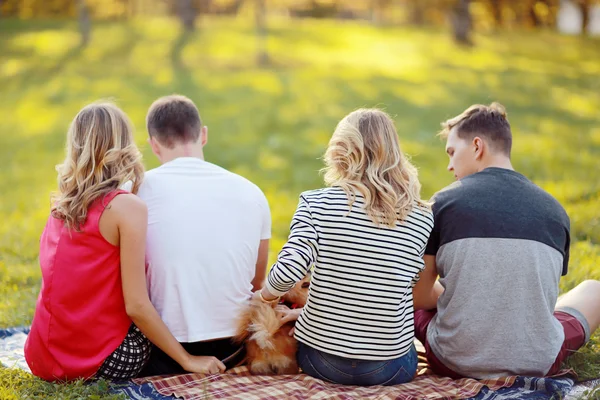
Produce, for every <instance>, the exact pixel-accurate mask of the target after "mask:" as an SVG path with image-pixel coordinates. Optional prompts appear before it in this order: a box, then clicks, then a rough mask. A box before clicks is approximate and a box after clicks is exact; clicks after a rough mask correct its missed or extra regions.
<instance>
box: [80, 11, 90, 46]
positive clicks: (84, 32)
mask: <svg viewBox="0 0 600 400" xmlns="http://www.w3.org/2000/svg"><path fill="white" fill-rule="evenodd" d="M77 11H78V15H79V32H80V33H81V45H82V46H87V44H88V43H89V41H90V30H91V22H90V12H89V10H88V7H87V4H85V0H78V1H77Z"/></svg>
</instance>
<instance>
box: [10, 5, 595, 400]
mask: <svg viewBox="0 0 600 400" xmlns="http://www.w3.org/2000/svg"><path fill="white" fill-rule="evenodd" d="M598 35H600V2H598V1H592V0H577V1H575V0H574V1H567V0H561V1H559V0H545V1H537V0H518V1H517V0H353V1H349V0H293V1H292V0H170V1H169V0H0V329H1V328H5V327H12V326H22V325H28V324H29V323H30V322H31V318H32V316H33V310H34V306H35V300H36V297H37V294H38V291H39V287H40V270H39V265H38V260H37V256H38V240H39V236H40V234H41V232H42V229H43V227H44V224H45V221H46V219H47V217H48V213H49V208H50V193H51V192H52V191H53V190H55V189H56V172H55V170H54V166H55V165H56V164H58V163H60V162H61V161H62V159H63V157H64V143H65V137H66V132H67V128H68V125H69V123H70V121H71V120H72V118H73V117H74V116H75V114H76V113H77V111H78V110H79V109H80V108H81V107H82V106H84V105H86V104H87V103H90V102H92V101H95V100H98V99H112V100H114V101H115V102H116V103H117V104H118V105H119V106H120V107H121V108H122V109H123V110H124V111H125V112H126V113H127V114H128V115H129V116H130V117H131V119H132V121H133V123H134V125H135V127H136V143H137V144H138V145H139V146H140V148H141V149H142V152H143V154H144V163H145V165H146V168H147V169H151V168H154V167H156V166H158V161H157V160H156V158H155V157H154V156H153V155H152V153H151V151H150V148H149V146H148V145H147V143H146V136H147V132H146V130H145V123H144V119H145V113H146V111H147V109H148V107H149V105H150V104H151V103H152V101H153V100H154V99H156V98H157V97H159V96H163V95H167V94H172V93H179V94H183V95H186V96H188V97H190V98H191V99H192V100H193V101H194V102H195V103H196V104H197V105H198V108H199V110H200V114H201V116H202V118H203V121H204V123H205V124H206V125H208V127H209V142H208V145H207V147H206V152H205V155H206V159H207V161H209V162H212V163H215V164H217V165H220V166H222V167H224V168H227V169H229V170H231V171H233V172H236V173H238V174H240V175H242V176H244V177H246V178H248V179H250V180H251V181H253V182H255V183H256V184H257V185H258V186H259V187H261V188H262V189H263V191H264V192H265V194H266V195H267V197H268V200H269V203H270V206H271V212H272V220H273V239H272V241H271V246H270V260H271V261H273V260H274V258H275V256H276V254H277V252H278V250H279V249H280V248H281V246H282V245H283V243H284V242H285V239H286V237H287V234H288V230H289V223H290V219H291V216H292V214H293V212H294V210H295V207H296V205H297V201H298V195H299V194H300V193H301V192H302V191H305V190H310V189H314V188H318V187H321V186H322V179H321V176H320V174H319V170H320V168H321V167H322V166H323V163H322V159H321V157H322V155H323V153H324V151H325V148H326V146H327V143H328V140H329V138H330V136H331V133H332V132H333V130H334V128H335V125H336V123H337V122H338V121H339V120H340V119H341V118H342V117H344V116H345V115H346V114H347V113H349V112H350V111H352V110H354V109H356V108H358V107H380V108H382V109H384V110H386V111H387V112H388V113H390V114H391V115H392V117H393V118H394V120H395V122H396V126H397V130H398V134H399V137H400V142H401V146H402V149H403V150H404V151H405V152H406V153H408V154H409V155H410V156H411V157H412V161H413V162H414V163H415V164H416V165H417V167H418V168H419V176H420V179H421V182H422V184H423V191H422V194H423V196H424V197H425V198H429V197H430V196H431V195H433V194H434V193H435V192H436V191H437V190H439V189H441V188H442V187H444V186H445V185H447V184H449V183H451V182H452V180H453V176H452V174H451V173H449V172H447V171H446V166H447V162H448V160H447V156H446V155H445V153H444V142H443V141H441V140H440V139H439V138H437V137H436V133H437V132H438V131H439V128H440V122H441V121H443V120H445V119H447V118H449V117H452V116H455V115H457V114H459V113H460V112H462V111H463V110H464V109H465V108H466V107H468V106H469V105H471V104H473V103H484V104H487V103H490V102H492V101H499V102H501V103H502V104H504V105H505V106H506V107H507V110H508V116H509V119H510V121H511V124H512V127H513V134H514V146H513V164H514V166H515V168H516V169H517V170H518V171H520V172H522V173H523V174H524V175H526V176H527V177H528V178H530V179H531V180H533V181H534V182H535V183H536V184H538V185H540V186H541V187H542V188H544V189H545V190H547V191H548V192H550V193H551V194H552V195H553V196H555V197H556V198H557V199H558V200H559V201H560V202H561V203H562V204H563V206H564V207H565V208H566V210H567V212H568V214H569V216H570V218H571V224H572V247H571V262H570V272H569V274H568V275H567V276H566V277H564V278H563V279H562V280H561V290H562V291H565V290H568V289H571V288H572V287H574V286H575V285H576V284H577V283H579V282H581V281H583V280H584V279H600V266H599V264H600V213H599V206H600V172H599V162H598V157H600V37H598ZM490 273H492V274H493V273H494V272H493V271H490ZM516 279H518V277H516ZM73 284H77V283H76V282H74V283H73ZM599 343H600V337H599V336H598V335H596V336H595V337H594V338H593V340H592V342H591V343H590V344H589V345H588V346H587V347H586V348H585V349H584V350H583V351H582V352H581V354H578V355H577V356H576V357H574V359H573V361H572V362H571V366H573V367H574V368H575V369H576V370H577V371H578V372H579V373H580V376H582V377H584V378H586V377H587V378H592V377H596V378H597V377H599V376H600V349H599V348H598V346H599ZM106 390H107V386H106V384H102V383H101V384H98V385H92V386H84V385H82V384H81V383H76V384H71V385H52V384H45V383H42V382H41V381H39V380H37V379H33V378H31V377H30V376H27V375H26V374H24V373H22V372H20V371H18V370H16V369H10V368H9V369H7V368H3V367H0V398H2V399H5V398H8V399H10V398H15V399H18V398H25V397H28V398H35V397H36V396H37V397H41V398H43V397H60V398H79V397H85V396H99V397H98V398H105V397H106V398H109V397H110V396H109V395H107V394H106ZM598 396H600V395H598ZM590 398H592V397H590ZM593 398H596V397H593Z"/></svg>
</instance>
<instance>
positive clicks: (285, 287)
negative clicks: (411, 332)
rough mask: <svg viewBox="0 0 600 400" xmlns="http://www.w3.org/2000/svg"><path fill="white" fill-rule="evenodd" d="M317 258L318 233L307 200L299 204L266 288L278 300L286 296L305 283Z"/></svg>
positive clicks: (301, 199) (301, 200) (301, 198)
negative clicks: (304, 280)
mask: <svg viewBox="0 0 600 400" xmlns="http://www.w3.org/2000/svg"><path fill="white" fill-rule="evenodd" d="M316 255H317V231H316V230H315V227H314V225H313V221H312V216H311V213H310V209H309V206H308V203H307V201H306V199H305V198H304V197H303V196H300V202H299V203H298V208H297V209H296V213H295V214H294V217H293V218H292V223H291V225H290V235H289V237H288V241H287V243H286V244H285V245H284V246H283V248H282V249H281V251H280V252H279V255H278V256H277V261H276V262H275V264H273V267H272V268H271V271H270V272H269V276H268V277H267V282H266V287H267V289H268V290H269V292H271V294H273V295H275V296H283V295H284V294H285V293H287V292H288V291H289V290H290V289H291V288H292V287H293V286H294V285H295V284H296V282H298V281H300V280H302V278H304V276H305V275H306V273H307V272H308V270H309V269H310V268H311V267H312V265H313V264H314V262H315V259H316Z"/></svg>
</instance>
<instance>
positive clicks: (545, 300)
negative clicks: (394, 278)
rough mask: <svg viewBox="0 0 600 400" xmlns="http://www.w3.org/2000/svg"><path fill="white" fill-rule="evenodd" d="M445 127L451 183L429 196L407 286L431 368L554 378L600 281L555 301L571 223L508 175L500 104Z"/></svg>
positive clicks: (543, 196) (599, 312)
mask: <svg viewBox="0 0 600 400" xmlns="http://www.w3.org/2000/svg"><path fill="white" fill-rule="evenodd" d="M443 127H444V129H443V131H442V132H441V135H442V137H445V138H446V139H447V142H446V152H447V154H448V156H449V157H450V163H449V165H448V170H449V171H450V172H452V173H453V174H454V177H455V178H456V179H457V182H455V183H454V184H452V185H450V186H448V187H447V188H445V189H443V190H441V191H440V192H439V193H437V194H436V195H435V196H434V200H435V202H434V205H433V212H434V215H435V224H434V228H433V231H432V233H431V237H430V239H429V243H428V245H427V250H426V252H425V254H426V255H425V265H426V267H425V271H424V272H423V273H421V279H420V281H419V283H417V285H416V286H415V288H414V298H415V307H416V308H422V309H425V310H426V309H433V310H430V311H425V310H419V311H417V312H416V313H415V329H416V334H417V337H418V339H419V340H420V341H421V342H422V343H423V344H424V346H425V349H426V352H427V359H428V361H429V364H430V365H431V368H432V369H433V370H434V371H435V372H436V373H438V374H440V375H445V376H448V377H452V378H460V377H472V378H482V379H484V378H495V377H500V376H505V375H527V376H544V375H552V374H556V373H557V372H558V371H559V369H560V367H561V363H562V362H563V361H564V360H565V358H566V357H567V356H569V355H570V354H572V353H573V352H574V351H575V350H577V349H578V348H580V347H581V346H583V345H584V343H585V342H586V341H587V340H588V339H589V338H590V334H591V332H593V331H594V330H595V329H596V328H597V327H598V325H599V324H600V282H598V281H585V282H583V283H581V284H580V285H579V286H577V287H576V288H575V289H573V290H572V291H570V292H568V293H566V294H565V295H563V296H561V297H559V298H558V301H557V297H558V293H559V285H558V283H559V279H560V277H561V275H565V274H566V273H567V266H568V261H569V243H570V238H569V218H568V216H567V214H566V212H565V210H564V209H563V208H562V207H561V205H560V204H559V203H558V201H556V200H555V199H554V198H552V196H550V195H549V194H548V193H546V192H545V191H543V190H542V189H541V188H539V187H538V186H536V185H534V184H533V183H532V182H531V181H529V180H528V179H527V178H526V177H525V176H523V175H521V174H520V173H518V172H516V171H515V170H514V169H513V167H512V164H511V157H510V153H511V145H512V133H511V128H510V124H509V122H508V119H507V117H506V112H505V109H504V107H503V106H502V105H500V104H498V103H493V104H491V105H490V106H484V105H473V106H471V107H469V108H468V109H467V110H466V111H464V112H463V113H462V114H461V115H459V116H457V117H455V118H452V119H450V120H448V121H446V122H444V123H443ZM438 274H439V277H440V279H439V283H436V284H435V285H433V286H432V284H433V283H434V282H435V281H436V278H437V276H438ZM432 287H433V289H432ZM436 307H437V310H435V308H436Z"/></svg>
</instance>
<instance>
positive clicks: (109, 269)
mask: <svg viewBox="0 0 600 400" xmlns="http://www.w3.org/2000/svg"><path fill="white" fill-rule="evenodd" d="M121 193H128V192H126V191H123V190H116V191H114V192H111V193H109V194H107V195H106V196H103V197H101V198H100V199H98V200H96V201H95V202H94V203H93V204H92V205H91V206H90V208H89V210H88V214H87V220H86V222H85V224H83V225H82V226H81V232H77V231H75V230H71V231H69V230H67V229H66V227H65V226H64V223H63V221H61V220H59V219H56V218H54V217H52V216H50V217H49V218H48V222H47V223H46V227H45V229H44V232H43V233H42V237H41V240H40V256H39V259H40V266H41V269H42V287H41V290H40V295H39V297H38V300H37V304H36V307H35V315H34V317H33V323H32V325H31V332H30V333H29V336H28V337H27V342H26V343H25V358H26V360H27V364H29V367H30V368H31V372H33V374H34V375H36V376H38V377H40V378H42V379H45V380H49V381H53V380H71V379H77V378H89V377H91V376H92V375H93V374H95V373H96V371H98V369H99V368H100V366H101V365H102V363H103V361H104V360H105V359H106V358H107V357H108V356H109V355H110V354H111V353H112V352H113V351H114V350H115V349H116V348H117V347H119V345H120V344H121V342H122V341H123V339H125V335H126V334H127V331H128V329H129V326H130V325H131V319H130V318H129V317H128V316H127V313H126V312H125V301H124V299H123V288H122V286H121V258H120V253H119V247H118V246H114V245H112V244H110V243H109V242H107V241H106V239H104V237H103V236H102V235H101V234H100V229H99V227H98V222H99V220H100V216H101V215H102V212H103V211H104V209H105V208H106V206H107V205H108V204H109V203H110V202H111V201H112V200H113V199H114V198H115V196H117V195H118V194H121Z"/></svg>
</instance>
